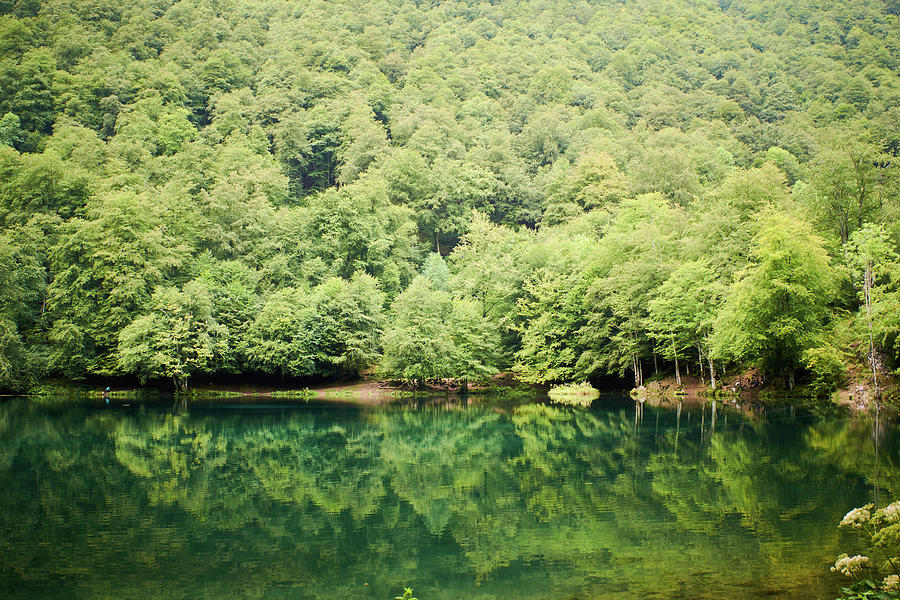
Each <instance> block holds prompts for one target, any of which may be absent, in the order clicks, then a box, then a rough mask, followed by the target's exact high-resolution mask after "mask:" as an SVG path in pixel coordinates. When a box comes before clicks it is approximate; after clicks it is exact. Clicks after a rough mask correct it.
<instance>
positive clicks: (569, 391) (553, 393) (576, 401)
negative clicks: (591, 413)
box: [547, 382, 600, 406]
mask: <svg viewBox="0 0 900 600" xmlns="http://www.w3.org/2000/svg"><path fill="white" fill-rule="evenodd" d="M547 395H548V396H550V399H551V400H553V401H554V402H559V403H560V404H573V405H576V406H590V404H591V402H593V401H594V399H595V398H597V396H599V395H600V392H598V391H597V390H595V389H594V388H593V387H591V384H589V383H587V382H584V383H578V384H575V383H568V384H565V385H555V386H553V387H551V388H550V390H549V391H548V392H547Z"/></svg>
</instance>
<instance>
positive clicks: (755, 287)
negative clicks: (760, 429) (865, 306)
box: [713, 212, 837, 389]
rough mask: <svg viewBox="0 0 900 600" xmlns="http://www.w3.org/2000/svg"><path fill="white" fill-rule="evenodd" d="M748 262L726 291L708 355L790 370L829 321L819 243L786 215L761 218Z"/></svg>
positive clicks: (829, 297) (790, 374) (830, 283)
mask: <svg viewBox="0 0 900 600" xmlns="http://www.w3.org/2000/svg"><path fill="white" fill-rule="evenodd" d="M761 225H762V226H761V228H760V231H759V233H757V235H756V236H755V237H754V240H753V246H752V248H751V257H752V263H751V264H750V265H749V266H748V267H747V268H746V269H744V271H742V272H741V273H740V274H739V276H738V280H737V281H736V282H735V283H734V285H733V286H732V288H731V290H730V291H729V292H728V294H727V296H726V300H725V304H724V306H723V307H722V311H721V312H720V314H719V316H718V318H717V320H716V324H715V330H714V334H713V336H714V337H713V354H714V355H716V356H718V357H721V358H727V359H732V360H742V361H747V362H748V363H750V364H754V365H757V366H759V367H760V368H761V369H762V370H763V371H764V373H767V374H770V375H774V374H783V375H785V377H786V383H787V387H788V388H791V389H792V388H793V387H794V372H795V370H796V369H797V368H798V367H799V366H801V365H802V355H803V352H804V350H806V349H807V348H812V347H815V346H816V345H817V344H816V343H817V341H818V339H819V337H820V335H821V333H822V330H823V327H824V326H825V325H826V324H827V322H828V320H829V318H830V310H829V305H830V303H831V302H832V301H833V300H834V299H835V296H836V292H837V290H836V285H837V277H836V273H835V270H834V268H833V267H832V265H831V259H830V258H829V257H828V254H827V252H826V251H825V249H824V247H823V243H824V242H823V241H822V239H821V238H819V237H818V236H816V235H814V234H813V233H812V231H811V230H810V227H809V225H808V224H806V222H804V221H802V220H799V219H797V218H796V217H794V216H792V215H786V214H781V213H771V212H770V213H768V214H766V215H765V216H764V217H763V219H762V223H761Z"/></svg>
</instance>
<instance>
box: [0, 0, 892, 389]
mask: <svg viewBox="0 0 900 600" xmlns="http://www.w3.org/2000/svg"><path fill="white" fill-rule="evenodd" d="M898 13H900V4H898V2H896V1H895V0H888V1H884V2H882V1H876V0H856V1H850V2H846V1H836V0H834V1H831V0H819V1H816V2H809V1H805V0H803V1H801V0H777V1H770V2H762V1H760V0H734V1H728V0H719V2H706V1H702V0H665V1H657V0H655V1H648V0H638V1H631V0H628V1H619V2H612V1H595V2H587V1H581V2H576V1H565V2H559V1H552V2H551V1H540V0H526V1H521V2H513V1H500V0H498V1H496V2H475V1H468V2H436V1H433V2H406V1H400V0H395V1H390V2H389V1H371V2H365V3H361V2H343V1H335V2H322V1H315V0H309V1H306V0H302V1H287V0H283V1H279V0H265V1H262V0H222V1H218V0H180V1H178V2H172V1H171V0H138V1H135V2H131V3H128V4H127V5H123V4H122V3H119V2H114V1H113V0H82V1H75V2H70V1H65V2H63V1H61V0H55V1H46V2H41V1H38V0H18V1H12V0H0V173H2V175H0V265H2V266H0V387H5V388H12V389H21V388H24V387H27V386H28V385H30V384H31V383H33V382H34V381H36V380H40V379H42V378H45V377H48V376H63V377H69V378H84V377H92V376H109V375H133V376H137V377H139V378H140V379H142V380H154V379H171V380H172V381H173V382H174V384H175V385H176V386H179V387H185V386H186V385H187V382H188V380H189V378H190V377H191V376H193V375H196V374H200V373H207V374H222V373H256V374H271V375H274V376H281V377H331V376H344V375H353V374H355V373H358V372H359V371H360V370H363V369H366V368H369V367H371V366H373V365H377V366H379V368H380V369H381V371H382V372H383V373H385V374H387V375H390V376H396V377H402V378H406V379H412V380H427V379H434V378H441V377H459V378H464V379H465V378H469V379H478V378H482V377H485V376H488V375H490V374H491V373H495V372H497V371H498V370H505V369H515V370H516V371H517V372H519V373H520V376H521V377H523V378H524V379H525V380H528V381H547V382H554V381H571V380H583V379H589V378H592V377H597V376H601V375H605V374H613V375H619V376H626V375H627V376H628V377H631V376H633V377H634V382H635V384H636V385H640V384H641V383H642V380H643V374H644V372H645V371H646V370H647V369H651V368H653V367H652V365H653V364H654V362H655V363H656V364H657V365H661V366H667V367H668V368H672V367H675V368H683V364H684V363H688V362H690V363H693V364H694V365H695V368H696V365H697V363H700V364H702V365H703V367H702V370H701V373H704V374H705V377H706V378H708V379H709V380H710V381H712V382H714V381H715V379H714V378H715V376H716V374H717V373H716V371H717V369H718V368H720V365H725V364H727V365H736V366H738V367H758V368H759V369H761V370H762V372H763V373H765V374H766V375H767V376H769V377H770V378H775V377H781V376H784V381H785V384H786V385H793V381H794V373H795V372H797V373H800V374H801V376H802V377H804V378H805V380H806V381H808V382H809V383H811V384H812V385H813V386H815V387H816V388H818V389H822V390H826V389H829V388H831V387H833V386H834V385H837V384H838V383H839V382H840V380H841V378H842V371H843V364H844V362H845V361H846V360H847V359H848V358H854V353H855V354H856V355H857V356H855V358H857V359H859V360H860V362H863V363H866V361H868V363H867V364H871V365H872V366H873V372H874V374H876V375H877V371H878V369H885V370H892V369H894V368H896V367H897V366H898V364H900V360H898V359H900V346H898V341H900V336H898V334H900V311H898V306H900V291H898V289H897V282H898V280H900V279H898V275H897V267H898V258H897V254H896V249H897V244H898V241H900V223H898V220H897V218H896V215H897V212H898V209H900V200H898V194H897V192H898V188H900V183H898V169H897V154H898V153H900V79H898V76H897V68H898V64H900V63H898V61H900V36H898ZM678 361H681V363H682V366H680V367H678V366H676V365H677V364H678Z"/></svg>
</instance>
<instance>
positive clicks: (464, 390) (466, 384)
mask: <svg viewBox="0 0 900 600" xmlns="http://www.w3.org/2000/svg"><path fill="white" fill-rule="evenodd" d="M459 391H460V393H463V394H468V393H469V380H468V379H466V378H463V380H462V383H460V385H459Z"/></svg>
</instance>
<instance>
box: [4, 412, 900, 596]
mask: <svg viewBox="0 0 900 600" xmlns="http://www.w3.org/2000/svg"><path fill="white" fill-rule="evenodd" d="M126 404H127V405H126ZM642 406H643V408H641V407H642ZM876 431H877V434H878V435H877V440H878V443H877V444H876V443H875V435H874V434H875V433H876ZM897 439H898V438H897V427H896V425H895V424H886V423H885V422H884V421H883V420H881V422H879V425H878V427H877V429H876V428H875V426H874V422H873V420H871V419H850V418H827V419H826V418H823V417H813V416H811V415H806V414H801V413H799V412H795V411H793V410H791V409H790V408H784V409H778V410H773V409H769V410H767V411H762V410H761V409H754V408H751V407H749V406H744V407H743V408H741V407H736V406H724V407H723V406H722V405H721V404H720V405H717V409H716V411H715V414H714V413H713V410H712V408H711V407H710V406H706V407H702V406H700V405H695V406H684V407H682V408H681V409H680V410H674V409H669V408H654V407H652V406H649V405H636V404H635V402H633V401H632V400H630V399H629V398H627V397H615V396H609V397H602V398H601V399H600V400H598V401H597V402H595V403H594V406H593V407H592V408H590V409H580V408H578V409H576V408H560V407H552V406H547V405H543V404H524V405H515V404H513V405H500V406H498V405H492V404H479V403H477V402H475V401H472V402H463V401H459V400H456V401H453V402H440V401H429V402H422V401H409V402H407V403H405V404H399V405H389V406H366V405H355V404H347V403H331V404H328V403H302V402H301V403H274V402H273V403H269V404H259V403H256V404H239V403H236V402H235V403H230V402H229V401H222V402H216V403H207V404H196V403H195V404H188V405H187V406H183V405H182V406H179V405H176V404H173V403H172V402H161V403H152V404H140V405H139V404H136V403H134V402H128V401H123V400H113V401H112V403H111V404H109V405H107V404H105V403H103V402H102V401H101V402H98V401H95V400H90V401H88V400H85V401H84V402H82V403H79V404H77V405H72V404H71V403H69V404H63V403H58V404H56V403H52V402H46V401H44V402H42V403H40V404H36V403H34V402H31V401H27V400H24V399H16V400H10V401H7V402H4V403H2V404H0V597H3V598H185V599H188V598H190V599H197V598H216V599H219V598H264V599H268V598H273V599H274V598H292V599H319V600H332V599H334V600H337V599H349V598H354V599H356V598H360V599H378V600H392V599H393V598H394V597H395V596H400V595H402V592H403V587H404V586H410V587H413V588H414V595H415V596H416V597H417V598H418V599H419V600H438V599H462V598H466V599H470V600H471V599H475V600H487V599H492V598H497V599H501V598H502V599H511V598H512V599H519V598H521V599H535V600H537V599H545V600H546V599H551V600H555V599H558V600H573V599H593V598H624V599H632V598H633V599H638V598H640V599H646V598H692V599H695V598H733V599H742V598H760V597H771V598H794V599H805V598H810V599H812V598H833V597H834V595H835V593H836V592H837V590H838V588H839V587H840V585H841V584H842V583H844V582H843V580H842V579H841V578H839V577H838V576H836V575H834V574H832V573H830V572H829V567H830V566H831V564H833V561H834V558H835V556H836V555H837V554H839V553H840V552H842V551H850V550H852V549H853V548H854V537H853V535H852V533H851V532H846V531H843V530H838V529H837V527H836V525H837V523H838V522H839V521H840V519H841V517H842V516H843V515H844V514H845V513H846V512H847V511H848V510H849V509H851V508H854V507H856V506H859V505H862V504H864V503H866V502H870V501H879V502H881V503H882V504H884V503H887V502H890V501H891V500H893V499H895V497H897V496H898V493H897V492H898V485H900V463H898V458H900V456H898V444H897Z"/></svg>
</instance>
